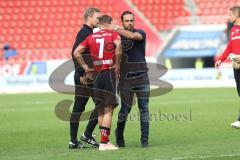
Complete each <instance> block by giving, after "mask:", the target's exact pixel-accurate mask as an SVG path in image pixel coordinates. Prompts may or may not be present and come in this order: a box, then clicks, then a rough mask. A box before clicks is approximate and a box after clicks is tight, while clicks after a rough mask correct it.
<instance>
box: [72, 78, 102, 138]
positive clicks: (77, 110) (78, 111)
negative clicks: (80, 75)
mask: <svg viewBox="0 0 240 160" xmlns="http://www.w3.org/2000/svg"><path fill="white" fill-rule="evenodd" d="M84 87H85V86H83V85H81V84H80V82H79V81H75V98H74V105H73V110H72V114H71V117H70V136H71V141H72V142H76V141H78V140H77V133H78V128H79V121H80V117H81V115H82V113H83V112H84V110H85V106H86V104H87V102H88V100H89V98H90V96H91V93H90V94H89V93H88V94H86V95H84V96H82V93H85V92H89V91H90V90H91V89H92V85H88V86H87V87H88V89H87V88H84ZM89 88H90V89H89ZM90 92H91V91H90ZM97 124H98V112H97V111H96V110H93V112H91V113H90V118H89V121H88V124H87V127H86V130H85V132H84V135H85V136H86V137H91V136H92V132H93V130H94V128H95V127H96V125H97Z"/></svg>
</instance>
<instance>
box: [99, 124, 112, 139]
mask: <svg viewBox="0 0 240 160" xmlns="http://www.w3.org/2000/svg"><path fill="white" fill-rule="evenodd" d="M100 133H101V143H107V142H109V135H110V128H107V127H100Z"/></svg>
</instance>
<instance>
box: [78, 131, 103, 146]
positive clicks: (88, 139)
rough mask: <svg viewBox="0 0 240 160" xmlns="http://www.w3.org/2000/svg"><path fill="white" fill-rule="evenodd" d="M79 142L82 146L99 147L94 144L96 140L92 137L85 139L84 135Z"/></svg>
mask: <svg viewBox="0 0 240 160" xmlns="http://www.w3.org/2000/svg"><path fill="white" fill-rule="evenodd" d="M80 141H81V142H82V143H84V144H87V145H90V146H91V147H93V148H98V147H99V144H98V143H97V142H96V140H95V139H94V138H93V137H86V136H85V135H84V133H83V134H82V136H81V137H80Z"/></svg>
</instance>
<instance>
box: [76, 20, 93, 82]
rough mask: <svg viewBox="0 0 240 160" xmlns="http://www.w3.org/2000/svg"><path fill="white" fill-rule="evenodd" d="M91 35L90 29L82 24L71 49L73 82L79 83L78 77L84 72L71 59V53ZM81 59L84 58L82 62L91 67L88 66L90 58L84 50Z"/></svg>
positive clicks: (91, 30)
mask: <svg viewBox="0 0 240 160" xmlns="http://www.w3.org/2000/svg"><path fill="white" fill-rule="evenodd" d="M92 33H93V29H92V28H91V27H89V26H88V25H85V24H84V25H83V27H82V28H81V29H80V31H79V32H78V34H77V37H76V40H75V42H74V45H73V48H72V59H73V62H74V67H75V74H74V80H77V81H79V79H80V76H83V75H84V70H83V68H82V67H81V66H80V65H79V63H78V62H77V60H76V59H75V58H74V57H73V52H74V50H75V49H76V48H77V47H78V46H79V44H80V43H82V42H83V41H84V40H85V39H86V38H87V37H88V36H89V35H90V34H92ZM83 58H84V61H85V62H86V63H87V64H88V65H91V64H89V63H91V57H90V54H89V51H88V50H86V51H85V52H84V53H83Z"/></svg>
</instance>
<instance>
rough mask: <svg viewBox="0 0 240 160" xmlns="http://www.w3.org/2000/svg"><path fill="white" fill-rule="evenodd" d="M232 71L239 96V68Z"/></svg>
mask: <svg viewBox="0 0 240 160" xmlns="http://www.w3.org/2000/svg"><path fill="white" fill-rule="evenodd" d="M233 73H234V78H235V81H236V85H237V92H238V96H240V69H233Z"/></svg>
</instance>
